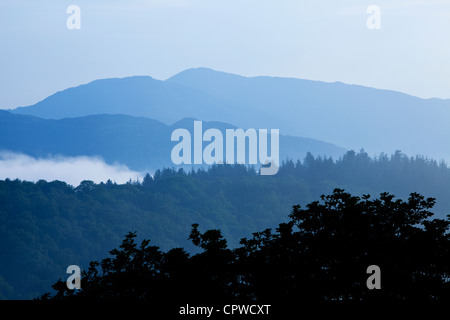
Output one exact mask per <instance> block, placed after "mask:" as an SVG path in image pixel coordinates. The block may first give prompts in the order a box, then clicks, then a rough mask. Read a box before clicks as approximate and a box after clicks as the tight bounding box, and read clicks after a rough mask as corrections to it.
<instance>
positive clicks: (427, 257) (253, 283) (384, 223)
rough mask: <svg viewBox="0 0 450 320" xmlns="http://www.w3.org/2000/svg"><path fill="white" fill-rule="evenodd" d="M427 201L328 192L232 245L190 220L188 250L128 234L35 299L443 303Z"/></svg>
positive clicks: (440, 254) (442, 262) (443, 225)
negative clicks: (69, 280) (76, 280)
mask: <svg viewBox="0 0 450 320" xmlns="http://www.w3.org/2000/svg"><path fill="white" fill-rule="evenodd" d="M433 205H434V199H432V198H428V199H425V198H424V197H423V196H421V195H419V194H417V193H413V194H411V195H410V197H409V198H408V200H407V201H402V200H397V199H395V198H394V196H392V195H390V194H388V193H383V194H381V195H380V197H379V198H376V199H370V198H369V197H368V196H364V197H362V198H360V197H354V196H352V195H350V194H349V193H346V192H344V191H343V190H340V189H336V190H334V192H333V194H331V195H329V196H323V197H322V201H320V202H319V201H315V202H312V203H310V204H308V205H307V206H306V208H305V209H302V208H300V206H294V208H293V211H292V213H291V214H290V216H289V217H290V220H289V221H288V222H287V223H282V224H280V225H279V226H278V228H276V232H273V231H271V230H269V229H266V230H264V231H262V232H256V233H254V234H253V236H252V237H251V238H249V239H245V238H244V239H242V240H241V242H240V246H239V247H238V248H235V249H230V248H228V246H227V241H226V239H224V238H223V236H222V234H221V232H220V230H217V229H212V230H208V231H206V232H204V233H202V232H200V231H199V226H198V224H194V225H193V226H192V230H191V232H190V235H189V239H190V240H191V241H192V242H193V244H194V245H196V246H198V247H200V248H201V249H202V252H200V253H198V254H194V255H192V254H189V253H188V252H187V251H186V250H184V249H182V248H172V249H171V250H169V251H167V252H163V251H161V250H160V249H159V248H158V247H156V246H151V245H150V241H149V240H143V241H142V242H141V244H140V245H138V243H136V242H135V239H134V238H135V237H136V234H134V233H129V234H127V235H126V237H125V239H124V241H123V242H122V244H121V245H120V248H118V249H114V250H112V251H111V252H110V254H111V257H109V258H105V259H103V260H101V261H93V262H91V263H90V265H89V269H87V270H86V271H84V272H83V274H82V276H81V288H80V289H79V291H76V290H70V289H68V287H67V285H66V282H65V281H62V280H60V281H58V282H56V283H55V284H54V285H53V288H54V289H55V290H56V294H50V293H46V294H43V295H42V296H40V299H42V300H48V299H52V300H57V301H61V300H72V301H73V300H75V301H78V302H80V301H99V300H100V301H105V300H118V301H129V300H131V301H146V302H149V304H148V305H146V306H147V307H151V308H153V309H154V311H156V310H158V308H159V307H160V305H161V303H167V302H168V301H169V302H171V303H173V304H175V306H176V305H178V308H179V306H180V305H186V303H191V304H201V305H205V303H206V304H211V303H216V304H220V303H222V304H223V303H224V302H226V303H243V302H248V301H253V303H259V302H264V303H268V304H272V305H273V304H274V303H280V302H282V303H290V304H292V303H295V306H296V307H297V308H298V307H301V306H304V307H305V306H307V305H308V304H309V303H316V302H320V303H327V302H334V303H336V302H340V303H342V302H345V303H349V302H353V303H355V302H356V303H358V302H377V303H380V302H382V303H386V302H390V303H394V302H395V303H405V302H407V303H412V302H414V303H417V302H431V301H433V302H442V303H444V304H445V303H447V302H448V301H449V299H450V281H449V275H450V262H449V260H448V256H449V254H450V239H449V237H448V233H447V231H448V228H449V225H450V220H447V221H445V220H441V219H432V220H429V219H428V218H430V217H431V216H432V213H431V212H430V211H429V210H430V209H431V208H432V207H433ZM372 268H373V270H372ZM374 270H375V271H374ZM382 305H383V306H384V307H386V305H385V304H382ZM379 306H380V305H378V307H379ZM291 307H292V306H291ZM160 310H162V309H160ZM172 311H173V310H172ZM165 312H166V313H168V311H167V310H165Z"/></svg>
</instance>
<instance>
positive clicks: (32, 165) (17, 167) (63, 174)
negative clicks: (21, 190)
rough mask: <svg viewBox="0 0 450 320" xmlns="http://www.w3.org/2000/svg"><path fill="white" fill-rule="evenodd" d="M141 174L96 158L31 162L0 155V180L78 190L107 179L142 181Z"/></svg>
mask: <svg viewBox="0 0 450 320" xmlns="http://www.w3.org/2000/svg"><path fill="white" fill-rule="evenodd" d="M142 177H143V174H142V173H140V172H136V171H132V170H130V169H129V168H128V167H127V166H124V165H120V164H115V165H109V164H106V163H105V161H104V160H103V159H101V158H99V157H87V156H78V157H63V156H52V157H48V158H33V157H30V156H28V155H25V154H19V153H13V152H7V151H2V152H0V179H2V180H4V179H6V178H9V179H11V180H13V179H20V180H27V181H34V182H36V181H38V180H41V179H43V180H47V181H54V180H60V181H65V182H67V183H68V184H71V185H73V186H78V185H79V184H80V182H81V181H83V180H92V181H94V182H96V183H99V182H106V181H108V179H111V181H113V182H116V183H125V182H127V181H129V180H130V179H131V180H136V179H138V178H142Z"/></svg>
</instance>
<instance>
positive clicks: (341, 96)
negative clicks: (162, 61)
mask: <svg viewBox="0 0 450 320" xmlns="http://www.w3.org/2000/svg"><path fill="white" fill-rule="evenodd" d="M13 112H14V113H20V114H28V115H35V116H38V117H43V118H48V119H61V118H67V117H79V116H86V115H93V114H99V113H110V114H128V115H133V116H142V117H148V118H151V119H155V120H158V121H162V122H164V123H165V124H168V125H170V124H173V123H174V122H175V121H178V120H181V119H183V118H185V117H193V118H197V119H202V120H209V121H211V120H212V121H223V122H227V123H231V124H233V125H236V126H238V127H242V128H251V127H253V128H267V129H273V128H276V129H280V133H281V134H285V135H293V136H301V137H309V138H313V139H318V140H322V141H327V142H330V143H333V144H336V145H339V146H342V147H345V148H348V149H356V150H359V149H360V148H365V149H366V151H368V152H369V153H371V154H378V153H380V152H387V153H390V152H393V151H395V150H397V149H400V150H402V151H403V152H405V153H407V154H410V155H414V154H422V155H426V156H430V157H432V158H435V159H438V160H440V159H446V160H447V161H450V148H448V147H447V144H448V141H450V128H449V127H448V119H450V100H443V99H421V98H417V97H413V96H410V95H406V94H403V93H399V92H394V91H388V90H379V89H373V88H367V87H363V86H357V85H347V84H343V83H326V82H320V81H310V80H302V79H294V78H277V77H243V76H239V75H234V74H229V73H225V72H218V71H214V70H211V69H206V68H196V69H189V70H186V71H183V72H181V73H179V74H177V75H175V76H173V77H171V78H169V79H167V80H166V81H160V80H156V79H153V78H151V77H130V78H123V79H104V80H97V81H93V82H91V83H89V84H86V85H82V86H79V87H75V88H70V89H67V90H64V91H61V92H58V93H55V94H54V95H52V96H50V97H48V98H46V99H44V100H43V101H41V102H39V103H37V104H35V105H33V106H28V107H21V108H17V109H15V110H14V111H13Z"/></svg>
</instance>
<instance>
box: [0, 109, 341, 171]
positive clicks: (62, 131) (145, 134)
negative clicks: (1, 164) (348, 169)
mask: <svg viewBox="0 0 450 320" xmlns="http://www.w3.org/2000/svg"><path fill="white" fill-rule="evenodd" d="M193 123H194V119H192V118H185V119H182V120H180V121H178V122H176V123H174V124H173V125H171V126H168V125H165V124H164V123H162V122H159V121H156V120H152V119H148V118H143V117H133V116H128V115H107V114H101V115H92V116H85V117H77V118H65V119H60V120H52V119H41V118H38V117H34V116H26V115H18V114H13V113H10V112H8V111H0V150H1V149H3V150H9V151H13V152H20V153H25V154H27V155H30V156H33V157H47V156H49V155H64V156H71V157H73V156H97V155H99V156H101V157H102V158H103V159H104V160H105V161H106V163H108V164H114V163H120V164H124V165H126V166H128V168H130V169H133V170H138V171H145V170H147V171H154V170H157V169H161V168H163V167H173V166H175V165H174V164H173V162H172V160H171V150H172V148H173V147H174V146H175V145H176V144H177V143H178V142H173V141H171V134H172V132H173V131H174V130H175V129H178V128H185V129H187V130H188V131H189V132H191V136H192V137H193V136H194V133H193ZM208 128H216V129H219V130H221V131H222V134H223V136H224V137H225V130H226V129H234V128H235V126H233V125H230V124H226V123H223V122H203V130H207V129H208ZM269 140H270V138H269ZM207 144H208V143H206V142H205V143H204V146H206V145H207ZM307 152H311V153H312V154H313V155H317V156H319V155H326V156H332V157H333V158H334V159H337V158H339V157H340V156H341V155H343V154H344V153H345V152H346V150H345V149H344V148H340V147H338V146H335V145H332V144H330V143H326V142H322V141H318V140H314V139H308V138H300V137H291V136H284V135H281V136H280V161H282V160H285V159H287V158H290V159H303V158H304V157H305V156H306V154H307ZM190 167H192V166H189V165H187V166H186V168H190Z"/></svg>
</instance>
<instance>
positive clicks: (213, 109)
mask: <svg viewBox="0 0 450 320" xmlns="http://www.w3.org/2000/svg"><path fill="white" fill-rule="evenodd" d="M13 112H14V113H17V114H26V115H34V116H38V117H41V118H47V119H62V118H73V117H81V116H87V115H94V114H127V115H132V116H138V117H147V118H151V119H157V120H159V121H162V122H164V123H166V124H170V123H173V122H175V121H178V120H180V119H182V118H185V117H195V118H201V119H205V120H221V119H233V118H237V114H238V112H237V110H236V109H233V105H232V104H231V103H229V102H227V101H226V100H224V99H220V98H216V97H212V96H210V95H208V94H206V93H204V92H199V91H198V90H196V89H192V88H189V87H186V86H182V85H178V84H176V83H169V82H164V81H160V80H156V79H153V78H151V77H148V76H136V77H127V78H113V79H101V80H96V81H92V82H90V83H88V84H84V85H81V86H78V87H74V88H69V89H66V90H63V91H60V92H57V93H55V94H53V95H51V96H49V97H47V98H46V99H44V100H42V101H40V102H38V103H36V104H35V105H33V106H28V107H19V108H16V109H15V110H14V111H13ZM251 112H252V111H251V108H250V109H248V110H240V114H241V115H244V116H246V117H248V116H250V114H251Z"/></svg>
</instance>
